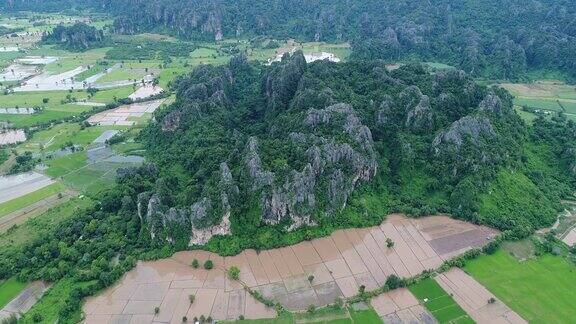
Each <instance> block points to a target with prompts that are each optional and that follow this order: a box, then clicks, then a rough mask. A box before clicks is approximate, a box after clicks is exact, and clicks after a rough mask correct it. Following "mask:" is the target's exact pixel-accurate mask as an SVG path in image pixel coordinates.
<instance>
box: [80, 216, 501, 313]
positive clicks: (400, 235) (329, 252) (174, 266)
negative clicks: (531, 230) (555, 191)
mask: <svg viewBox="0 0 576 324" xmlns="http://www.w3.org/2000/svg"><path fill="white" fill-rule="evenodd" d="M495 235H497V231H495V230H493V229H490V228H487V227H483V226H477V225H473V224H470V223H466V222H462V221H458V220H454V219H451V218H449V217H446V216H431V217H426V218H420V219H409V218H406V217H403V216H401V215H390V216H388V218H387V219H386V221H384V222H383V223H382V224H381V225H380V226H375V227H371V228H363V229H346V230H339V231H336V232H334V233H333V234H332V235H330V236H328V237H324V238H320V239H315V240H312V241H306V242H301V243H299V244H296V245H293V246H288V247H283V248H279V249H273V250H265V251H260V252H257V251H255V250H245V251H244V252H242V253H240V254H238V255H236V256H233V257H221V256H218V255H216V254H214V253H210V252H206V251H184V252H178V253H176V254H174V255H173V256H172V257H170V258H167V259H163V260H158V261H152V262H139V263H138V265H137V266H136V268H135V269H133V270H132V271H130V272H128V273H127V274H126V275H125V276H124V277H123V278H122V279H121V280H120V282H119V283H118V284H116V285H115V286H113V287H110V288H109V289H107V290H105V291H104V292H103V293H101V294H100V295H99V296H96V297H92V298H89V299H88V300H87V301H86V304H85V305H84V312H85V313H86V321H85V322H86V323H112V322H117V321H121V322H124V323H152V322H163V323H181V322H182V318H183V317H184V316H186V317H187V318H189V319H192V318H194V317H200V316H201V315H205V316H212V318H214V319H216V320H225V319H238V318H239V316H240V315H243V316H245V317H246V318H271V317H274V316H276V314H275V311H274V309H273V308H267V307H265V306H264V305H263V304H261V303H259V302H257V301H256V300H255V299H253V298H252V297H251V296H250V294H249V293H247V292H246V290H244V289H243V286H242V285H241V283H240V282H237V281H232V280H230V279H228V278H227V276H226V269H227V268H229V267H231V266H237V267H238V268H240V270H241V273H240V281H241V282H242V283H244V284H245V285H246V286H248V287H250V288H252V289H254V290H256V291H259V292H260V293H261V294H263V295H264V296H266V297H268V298H271V299H273V300H275V301H278V302H280V303H281V304H282V305H284V306H285V307H286V308H287V309H289V310H294V311H299V310H304V309H306V308H307V307H308V306H309V305H311V304H313V305H316V306H324V305H327V304H329V303H332V302H334V300H335V299H336V298H338V297H351V296H353V295H355V294H356V293H357V292H358V288H359V287H360V285H364V286H365V287H366V289H368V290H371V289H375V288H377V287H378V286H380V285H383V284H384V282H385V281H386V278H387V277H388V276H389V275H391V274H396V275H398V276H400V277H411V276H415V275H418V274H420V273H421V272H422V271H424V270H425V269H433V268H437V267H439V266H440V265H441V264H442V263H443V262H444V260H446V259H449V258H451V257H453V256H456V255H458V254H461V253H463V252H465V251H467V250H469V249H471V248H474V247H479V246H482V245H484V244H485V243H487V242H488V241H489V240H490V239H491V238H493V237H494V236H495ZM386 238H390V239H392V241H393V242H394V246H392V247H388V246H387V244H386ZM194 259H198V260H199V262H200V264H203V263H204V261H206V260H208V259H210V260H212V261H213V262H214V265H215V267H214V269H212V270H204V269H194V268H192V267H191V266H190V264H191V262H192V260H194ZM310 275H312V276H314V278H313V280H311V281H310V280H309V276H310ZM191 294H194V295H195V301H194V303H192V304H191V303H190V301H189V295H191ZM396 294H402V292H401V291H400V292H396ZM402 298H410V297H409V296H408V297H406V296H405V295H404V297H402V296H399V297H398V300H400V301H401V300H402ZM405 304H410V302H406V303H405ZM402 305H404V304H402ZM412 306H414V305H412ZM412 306H410V307H412ZM155 307H159V309H160V311H159V313H158V314H155V312H154V310H155Z"/></svg>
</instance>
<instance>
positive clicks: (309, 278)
mask: <svg viewBox="0 0 576 324" xmlns="http://www.w3.org/2000/svg"><path fill="white" fill-rule="evenodd" d="M313 280H314V276H313V275H309V276H308V281H309V282H310V283H312V281H313Z"/></svg>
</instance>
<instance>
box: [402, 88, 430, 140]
mask: <svg viewBox="0 0 576 324" xmlns="http://www.w3.org/2000/svg"><path fill="white" fill-rule="evenodd" d="M406 127H407V128H409V129H411V130H413V131H416V132H422V131H428V130H431V129H433V128H434V114H433V112H432V108H430V98H428V96H426V95H422V96H421V97H420V101H419V102H418V104H417V105H416V106H415V107H414V108H412V109H410V110H408V112H407V114H406Z"/></svg>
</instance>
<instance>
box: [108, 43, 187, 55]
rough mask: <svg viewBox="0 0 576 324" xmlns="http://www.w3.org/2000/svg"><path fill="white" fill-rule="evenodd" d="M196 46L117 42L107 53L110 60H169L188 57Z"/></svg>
mask: <svg viewBox="0 0 576 324" xmlns="http://www.w3.org/2000/svg"><path fill="white" fill-rule="evenodd" d="M195 49H196V46H194V45H192V44H190V43H184V42H169V41H153V40H147V41H142V42H140V41H139V42H130V41H128V42H117V43H116V44H114V47H113V48H112V49H110V50H109V51H108V52H106V58H107V59H110V60H155V59H160V60H169V59H171V58H172V57H187V56H189V55H190V53H191V52H193V51H194V50H195Z"/></svg>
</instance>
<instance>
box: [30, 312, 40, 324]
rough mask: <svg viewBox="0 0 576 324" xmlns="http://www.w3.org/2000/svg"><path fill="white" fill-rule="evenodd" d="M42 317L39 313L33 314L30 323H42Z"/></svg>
mask: <svg viewBox="0 0 576 324" xmlns="http://www.w3.org/2000/svg"><path fill="white" fill-rule="evenodd" d="M42 319H43V318H42V315H40V314H39V313H34V315H32V321H33V322H34V323H40V322H42Z"/></svg>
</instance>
